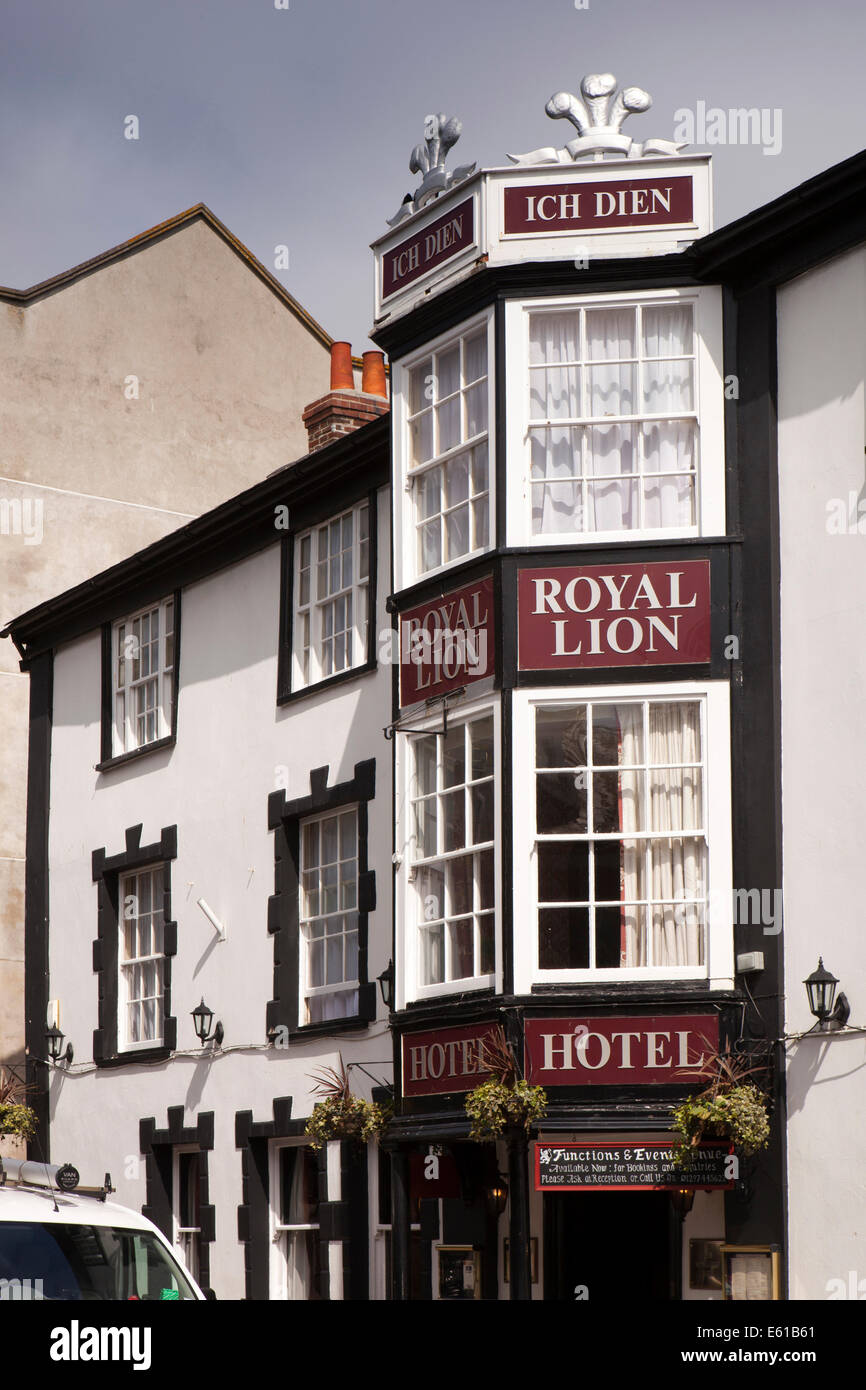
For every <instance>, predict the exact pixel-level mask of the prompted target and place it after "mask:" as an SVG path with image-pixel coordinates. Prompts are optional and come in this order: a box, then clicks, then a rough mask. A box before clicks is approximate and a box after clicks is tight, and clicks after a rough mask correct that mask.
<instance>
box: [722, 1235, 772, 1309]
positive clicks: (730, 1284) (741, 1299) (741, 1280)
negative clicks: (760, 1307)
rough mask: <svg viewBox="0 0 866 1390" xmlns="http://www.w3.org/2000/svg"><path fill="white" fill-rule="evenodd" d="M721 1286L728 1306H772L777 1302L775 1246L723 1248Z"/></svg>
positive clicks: (730, 1246) (727, 1246)
mask: <svg viewBox="0 0 866 1390" xmlns="http://www.w3.org/2000/svg"><path fill="white" fill-rule="evenodd" d="M722 1283H723V1287H724V1292H725V1298H726V1299H728V1300H730V1302H732V1303H772V1302H773V1301H774V1300H775V1299H778V1298H780V1297H781V1294H780V1292H779V1290H780V1286H781V1277H780V1260H779V1247H778V1245H723V1246H722Z"/></svg>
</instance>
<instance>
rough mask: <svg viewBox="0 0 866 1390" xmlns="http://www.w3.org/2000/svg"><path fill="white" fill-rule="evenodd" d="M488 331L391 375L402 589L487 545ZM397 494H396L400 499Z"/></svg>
mask: <svg viewBox="0 0 866 1390" xmlns="http://www.w3.org/2000/svg"><path fill="white" fill-rule="evenodd" d="M488 335H489V325H488V322H487V321H486V320H485V321H483V322H481V323H478V324H475V325H474V326H473V327H472V328H470V329H467V330H464V332H462V333H461V334H459V335H454V336H451V337H449V338H446V339H444V340H440V341H439V342H437V343H436V344H435V345H433V346H432V347H431V348H430V349H429V350H428V351H427V352H426V353H425V354H424V356H423V357H420V358H416V359H414V360H413V361H412V362H411V363H409V364H407V365H406V366H405V367H403V368H402V370H401V371H400V372H399V373H398V374H397V376H398V380H399V382H400V400H401V410H402V429H401V432H400V446H399V452H400V456H401V457H402V459H403V483H404V490H405V498H406V505H405V508H404V510H403V511H402V516H399V515H398V519H397V520H398V533H399V541H400V551H401V553H402V564H401V569H402V576H403V582H404V583H410V582H411V580H412V579H413V578H420V577H421V576H422V575H424V574H429V573H432V572H433V571H435V570H438V569H441V568H444V567H445V566H447V565H450V564H453V563H455V562H456V561H457V560H461V559H464V558H466V557H467V556H470V555H474V554H477V553H479V552H480V551H482V550H485V549H487V548H488V547H489V545H490V534H491V516H492V512H491V476H490V475H491V467H492V459H491V451H490V441H489V417H490V399H491V379H490V370H489V361H488V356H489V354H488ZM398 496H399V493H398Z"/></svg>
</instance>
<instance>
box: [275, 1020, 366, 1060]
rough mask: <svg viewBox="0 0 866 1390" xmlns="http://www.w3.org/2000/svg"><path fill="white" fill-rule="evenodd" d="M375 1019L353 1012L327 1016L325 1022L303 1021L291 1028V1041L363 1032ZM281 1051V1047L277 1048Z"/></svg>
mask: <svg viewBox="0 0 866 1390" xmlns="http://www.w3.org/2000/svg"><path fill="white" fill-rule="evenodd" d="M374 1021H375V1020H372V1019H367V1018H361V1016H360V1015H359V1014H353V1015H352V1017H351V1018H326V1019H325V1021H324V1022H323V1023H301V1024H299V1025H298V1027H297V1028H290V1029H289V1042H300V1041H301V1040H302V1039H303V1038H320V1037H327V1036H328V1035H329V1034H330V1033H354V1032H363V1031H364V1030H365V1029H367V1028H369V1027H370V1024H371V1022H374ZM275 1050H276V1051H279V1049H278V1048H277V1049H275Z"/></svg>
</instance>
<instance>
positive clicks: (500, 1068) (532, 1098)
mask: <svg viewBox="0 0 866 1390" xmlns="http://www.w3.org/2000/svg"><path fill="white" fill-rule="evenodd" d="M481 1062H482V1065H483V1066H484V1067H485V1068H486V1069H487V1072H488V1073H489V1074H488V1078H487V1080H486V1081H482V1082H481V1084H480V1085H478V1086H476V1087H475V1088H474V1090H472V1091H470V1092H469V1094H468V1096H467V1097H466V1114H467V1115H468V1116H469V1119H470V1120H471V1121H472V1127H471V1129H470V1131H469V1137H470V1138H471V1139H475V1140H477V1141H478V1142H479V1143H485V1142H486V1141H488V1140H491V1139H498V1138H499V1136H500V1135H501V1134H503V1133H505V1131H507V1130H511V1131H516V1130H520V1129H523V1130H527V1131H528V1129H529V1127H530V1125H531V1124H532V1122H533V1120H539V1119H541V1117H542V1115H543V1114H544V1113H545V1111H546V1109H547V1094H546V1092H545V1090H544V1088H543V1087H542V1086H531V1085H530V1084H529V1082H528V1081H525V1080H523V1079H522V1078H521V1077H520V1076H519V1075H518V1072H517V1063H516V1061H515V1059H514V1055H513V1053H512V1051H511V1049H510V1047H509V1046H508V1043H507V1042H506V1040H505V1034H504V1033H503V1031H502V1029H501V1028H499V1029H497V1031H496V1032H495V1033H493V1034H491V1035H489V1036H488V1037H487V1038H486V1039H485V1040H484V1042H483V1044H482V1048H481Z"/></svg>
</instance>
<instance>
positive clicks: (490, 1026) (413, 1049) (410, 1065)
mask: <svg viewBox="0 0 866 1390" xmlns="http://www.w3.org/2000/svg"><path fill="white" fill-rule="evenodd" d="M497 1031H498V1025H497V1024H495V1023H475V1024H472V1025H470V1026H469V1027H463V1028H436V1029H433V1030H432V1031H431V1032H428V1033H404V1034H403V1037H402V1040H401V1046H402V1058H403V1095H404V1096H435V1095H440V1096H446V1095H450V1094H451V1093H452V1092H455V1091H471V1090H472V1087H473V1086H477V1084H478V1082H479V1080H480V1079H481V1078H482V1077H483V1076H485V1075H486V1071H485V1069H484V1067H483V1064H482V1056H483V1051H482V1049H483V1047H484V1041H485V1039H486V1038H490V1037H492V1036H493V1035H495V1034H496V1033H497Z"/></svg>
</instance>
